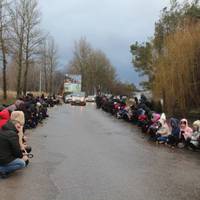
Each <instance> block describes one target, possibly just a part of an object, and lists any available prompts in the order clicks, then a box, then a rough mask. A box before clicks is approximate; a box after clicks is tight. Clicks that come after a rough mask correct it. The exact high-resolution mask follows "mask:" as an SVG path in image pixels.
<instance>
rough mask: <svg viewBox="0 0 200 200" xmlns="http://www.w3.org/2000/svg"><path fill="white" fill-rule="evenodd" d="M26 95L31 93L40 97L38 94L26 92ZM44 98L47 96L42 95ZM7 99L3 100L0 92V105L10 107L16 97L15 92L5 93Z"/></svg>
mask: <svg viewBox="0 0 200 200" xmlns="http://www.w3.org/2000/svg"><path fill="white" fill-rule="evenodd" d="M27 93H32V94H33V95H34V96H41V93H40V92H27ZM43 94H44V95H45V96H47V94H46V93H43ZM7 96H8V97H7V99H6V100H4V99H3V91H2V90H0V105H2V104H5V105H11V104H13V103H14V102H15V101H16V96H17V93H16V92H15V91H8V92H7Z"/></svg>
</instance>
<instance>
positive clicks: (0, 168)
mask: <svg viewBox="0 0 200 200" xmlns="http://www.w3.org/2000/svg"><path fill="white" fill-rule="evenodd" d="M25 166H26V163H25V161H24V160H22V159H19V158H17V159H15V160H13V161H12V162H10V163H8V164H6V165H0V172H1V173H11V172H14V171H16V170H19V169H22V168H24V167H25Z"/></svg>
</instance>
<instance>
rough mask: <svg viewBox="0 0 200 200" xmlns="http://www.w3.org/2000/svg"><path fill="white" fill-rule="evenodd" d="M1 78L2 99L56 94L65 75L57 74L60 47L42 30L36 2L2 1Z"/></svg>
mask: <svg viewBox="0 0 200 200" xmlns="http://www.w3.org/2000/svg"><path fill="white" fill-rule="evenodd" d="M0 63H1V64H0V65H1V66H0V67H1V69H2V73H1V74H0V81H1V84H0V85H1V88H2V90H3V98H4V99H7V92H8V91H16V93H17V97H19V96H21V95H25V94H26V93H27V91H39V90H40V91H43V92H46V93H49V94H53V93H57V92H58V91H59V88H60V84H61V82H62V81H63V78H64V75H63V73H62V71H60V70H58V67H59V66H58V54H57V45H56V44H55V41H54V38H53V37H52V36H50V34H49V33H46V32H45V31H44V30H43V29H42V28H41V13H40V10H39V6H38V1H37V0H0Z"/></svg>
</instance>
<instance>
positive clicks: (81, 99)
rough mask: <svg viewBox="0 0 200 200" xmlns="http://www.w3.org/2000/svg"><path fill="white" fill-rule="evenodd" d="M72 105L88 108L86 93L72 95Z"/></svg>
mask: <svg viewBox="0 0 200 200" xmlns="http://www.w3.org/2000/svg"><path fill="white" fill-rule="evenodd" d="M71 105H80V106H86V100H85V92H79V93H74V94H72V101H71Z"/></svg>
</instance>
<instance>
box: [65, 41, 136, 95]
mask: <svg viewBox="0 0 200 200" xmlns="http://www.w3.org/2000/svg"><path fill="white" fill-rule="evenodd" d="M67 73H71V74H80V75H81V76H82V90H83V91H85V92H86V94H87V95H90V94H95V93H98V92H99V91H100V92H101V93H105V94H113V95H127V96H132V95H133V92H134V91H136V87H135V85H134V84H131V83H124V82H122V81H120V80H119V79H118V76H117V73H116V70H115V67H114V66H113V65H112V64H111V62H110V60H109V59H108V57H107V56H106V54H105V53H104V52H102V51H101V50H99V49H94V48H93V47H92V46H91V44H90V43H89V42H87V40H86V39H85V38H81V39H80V40H79V41H77V42H75V47H74V55H73V58H72V60H71V61H70V63H69V65H68V72H67Z"/></svg>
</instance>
